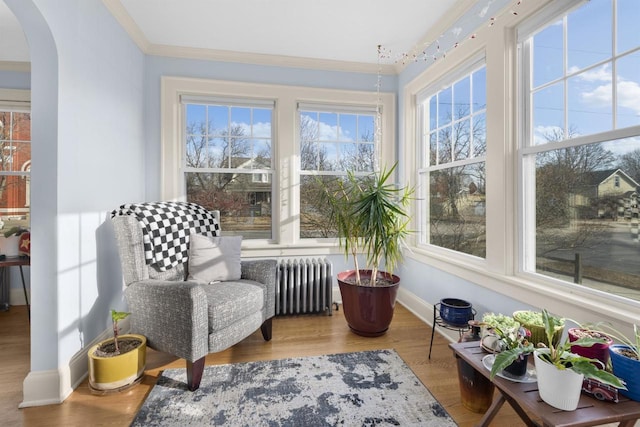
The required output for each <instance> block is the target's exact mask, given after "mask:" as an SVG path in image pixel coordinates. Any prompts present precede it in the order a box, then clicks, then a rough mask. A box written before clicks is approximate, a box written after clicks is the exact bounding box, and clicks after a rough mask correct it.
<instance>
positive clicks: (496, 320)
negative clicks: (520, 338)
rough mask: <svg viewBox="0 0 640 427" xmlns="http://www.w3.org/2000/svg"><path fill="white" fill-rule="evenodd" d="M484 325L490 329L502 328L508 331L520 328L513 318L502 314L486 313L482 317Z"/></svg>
mask: <svg viewBox="0 0 640 427" xmlns="http://www.w3.org/2000/svg"><path fill="white" fill-rule="evenodd" d="M482 323H483V324H484V325H486V326H487V327H490V328H496V327H498V328H500V329H503V330H506V329H507V328H514V327H519V326H520V323H518V322H517V321H516V320H515V319H514V318H513V317H511V316H507V315H506V314H501V313H485V314H483V315H482Z"/></svg>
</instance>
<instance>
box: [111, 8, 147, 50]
mask: <svg viewBox="0 0 640 427" xmlns="http://www.w3.org/2000/svg"><path fill="white" fill-rule="evenodd" d="M102 3H103V4H104V5H105V7H106V8H107V9H108V10H109V12H111V14H112V15H113V17H114V18H116V21H118V22H119V23H120V25H122V28H124V30H125V31H126V32H127V34H129V37H131V39H132V40H133V41H134V43H135V44H137V45H138V47H139V48H140V50H142V52H144V53H147V50H148V49H149V45H150V44H151V43H149V40H147V38H146V37H145V36H144V33H143V32H142V30H140V27H138V25H137V24H136V23H135V21H134V20H133V19H132V18H131V15H129V12H127V9H125V7H124V6H123V5H122V3H121V2H120V0H102Z"/></svg>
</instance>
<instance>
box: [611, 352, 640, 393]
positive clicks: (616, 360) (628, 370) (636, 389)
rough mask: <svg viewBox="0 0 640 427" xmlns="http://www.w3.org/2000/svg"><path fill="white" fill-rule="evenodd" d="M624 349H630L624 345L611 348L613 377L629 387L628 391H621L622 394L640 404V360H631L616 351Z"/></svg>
mask: <svg viewBox="0 0 640 427" xmlns="http://www.w3.org/2000/svg"><path fill="white" fill-rule="evenodd" d="M622 348H629V347H628V346H626V345H622V344H614V345H611V346H610V347H609V356H610V358H611V365H612V366H613V375H615V376H616V377H618V378H620V379H621V380H623V381H624V382H625V383H626V385H627V390H620V394H622V395H623V396H627V397H628V398H629V399H632V400H635V401H638V402H640V360H637V359H631V358H629V357H626V356H623V355H622V354H620V353H618V352H617V351H616V350H617V349H622Z"/></svg>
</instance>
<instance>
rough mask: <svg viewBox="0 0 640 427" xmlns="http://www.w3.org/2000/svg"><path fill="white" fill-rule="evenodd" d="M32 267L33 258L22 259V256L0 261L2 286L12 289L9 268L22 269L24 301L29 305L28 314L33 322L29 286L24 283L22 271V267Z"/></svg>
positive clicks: (21, 272)
mask: <svg viewBox="0 0 640 427" xmlns="http://www.w3.org/2000/svg"><path fill="white" fill-rule="evenodd" d="M24 265H26V266H30V265H31V258H29V257H22V256H13V257H6V258H5V259H3V260H0V281H1V282H2V283H1V284H0V286H2V287H5V286H6V287H7V289H10V283H9V271H8V270H7V268H8V267H14V266H18V267H20V278H21V279H22V290H23V291H24V300H25V302H26V303H27V313H28V315H29V320H31V306H30V305H29V296H28V295H27V285H26V283H25V281H24V272H23V271H22V266H24Z"/></svg>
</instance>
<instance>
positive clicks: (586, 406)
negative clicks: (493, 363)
mask: <svg viewBox="0 0 640 427" xmlns="http://www.w3.org/2000/svg"><path fill="white" fill-rule="evenodd" d="M449 347H450V348H451V349H452V350H453V353H454V356H455V357H456V358H461V359H463V360H465V361H466V362H467V363H469V364H470V365H471V366H472V367H473V368H474V369H475V370H476V371H477V372H478V373H480V374H481V375H483V376H484V377H486V378H487V379H488V380H490V381H491V382H492V383H493V384H494V385H495V388H497V389H498V391H499V392H500V394H499V395H498V396H497V398H496V399H494V400H493V404H492V405H491V407H490V408H489V409H488V410H487V412H485V414H484V416H483V417H482V420H480V423H478V426H480V427H486V426H488V425H489V423H491V420H493V418H494V417H495V416H496V415H497V413H498V411H500V408H501V407H502V405H503V404H504V403H505V402H507V403H509V404H510V405H511V407H512V408H513V410H514V411H516V413H517V414H518V415H519V416H520V418H521V419H522V421H523V422H524V423H525V424H526V425H527V426H530V427H534V426H536V427H537V426H540V424H539V423H537V422H536V421H534V420H532V419H531V418H530V417H529V414H534V415H535V416H537V417H539V418H540V419H541V420H542V426H544V427H551V426H562V427H587V426H597V425H602V424H607V423H615V422H618V423H619V424H618V425H619V426H620V427H633V426H634V425H635V423H636V421H637V420H638V419H640V402H635V401H632V400H630V399H627V398H624V397H621V398H620V402H618V403H613V402H604V401H601V400H598V399H596V398H595V397H593V396H588V395H585V394H584V393H583V394H582V395H581V396H580V403H579V404H578V408H577V409H576V410H575V411H562V410H560V409H556V408H554V407H552V406H549V405H547V404H546V403H545V402H543V401H542V399H541V398H540V394H539V393H538V384H537V383H520V382H513V381H509V380H508V379H505V378H500V377H498V376H496V377H494V378H493V380H491V378H490V376H491V373H490V371H489V370H488V369H487V368H486V367H485V366H484V364H483V363H482V358H483V357H484V356H486V355H487V354H488V353H486V352H485V351H483V350H482V349H481V348H480V346H479V345H478V343H477V342H467V343H464V342H463V343H451V344H449Z"/></svg>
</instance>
